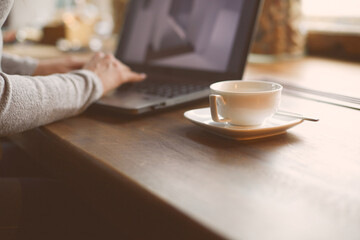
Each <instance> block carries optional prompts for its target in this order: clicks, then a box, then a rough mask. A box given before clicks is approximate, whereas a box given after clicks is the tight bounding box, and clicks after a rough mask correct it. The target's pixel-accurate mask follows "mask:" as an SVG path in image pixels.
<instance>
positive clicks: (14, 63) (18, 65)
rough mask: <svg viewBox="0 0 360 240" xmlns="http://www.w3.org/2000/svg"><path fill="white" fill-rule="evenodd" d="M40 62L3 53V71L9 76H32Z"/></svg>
mask: <svg viewBox="0 0 360 240" xmlns="http://www.w3.org/2000/svg"><path fill="white" fill-rule="evenodd" d="M38 63H39V61H38V60H36V59H34V58H30V57H19V56H16V55H11V54H6V53H3V55H2V58H1V69H2V71H3V72H5V73H7V74H19V75H32V74H33V73H34V71H35V69H36V67H37V65H38Z"/></svg>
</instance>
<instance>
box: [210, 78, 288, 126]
mask: <svg viewBox="0 0 360 240" xmlns="http://www.w3.org/2000/svg"><path fill="white" fill-rule="evenodd" d="M282 88H283V87H282V86H281V85H280V84H278V83H273V82H264V81H242V80H232V81H222V82H217V83H214V84H212V85H211V86H210V89H211V95H210V96H209V100H210V108H211V117H212V119H213V120H214V121H215V122H228V123H230V124H233V125H244V126H250V125H260V124H262V123H263V122H264V121H265V120H266V119H268V118H270V117H271V116H273V115H274V114H275V113H276V111H277V109H278V107H279V105H280V98H281V91H282Z"/></svg>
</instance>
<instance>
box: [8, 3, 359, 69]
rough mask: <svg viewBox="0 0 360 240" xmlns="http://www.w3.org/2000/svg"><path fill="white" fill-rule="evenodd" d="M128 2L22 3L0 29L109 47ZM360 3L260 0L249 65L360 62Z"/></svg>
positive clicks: (64, 44)
mask: <svg viewBox="0 0 360 240" xmlns="http://www.w3.org/2000/svg"><path fill="white" fill-rule="evenodd" d="M128 1H129V0H21V1H15V3H14V8H13V10H12V12H11V14H10V16H9V18H8V20H7V22H6V25H5V27H4V29H3V31H4V40H5V42H7V43H8V44H12V43H21V44H33V43H41V44H48V45H54V46H56V47H57V49H58V50H60V51H64V52H68V51H99V50H106V49H112V48H113V47H114V45H115V44H116V43H115V42H116V39H117V37H118V35H119V33H121V25H122V22H123V16H124V12H125V9H126V4H127V2H128ZM359 9H360V1H359V0H342V1H338V0H316V1H313V0H264V7H263V10H262V13H261V16H260V18H259V23H258V27H257V30H256V34H255V38H254V44H253V49H252V51H251V52H252V54H251V55H250V61H253V62H272V61H279V60H284V59H286V60H287V59H292V58H299V57H302V56H303V55H305V54H311V55H321V56H327V57H335V58H342V59H350V60H355V61H360V10H359Z"/></svg>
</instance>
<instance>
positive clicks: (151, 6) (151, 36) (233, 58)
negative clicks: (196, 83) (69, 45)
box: [116, 0, 261, 80]
mask: <svg viewBox="0 0 360 240" xmlns="http://www.w3.org/2000/svg"><path fill="white" fill-rule="evenodd" d="M260 3H261V0H132V1H130V4H129V6H128V11H127V15H126V20H125V24H124V27H123V32H122V35H121V38H120V41H119V45H118V49H117V52H116V57H117V58H118V59H120V60H121V61H123V62H124V63H125V64H127V65H129V66H130V67H132V68H133V69H134V70H136V71H144V72H147V73H149V72H152V73H161V74H162V75H166V76H170V75H184V76H188V77H194V76H196V78H197V79H212V80H216V79H225V78H229V79H230V78H237V79H240V78H241V77H242V74H243V71H244V68H245V63H246V58H247V54H248V51H249V47H250V42H251V36H252V33H253V29H254V26H255V22H256V17H257V13H258V10H259V9H260Z"/></svg>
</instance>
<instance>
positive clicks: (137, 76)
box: [126, 71, 147, 82]
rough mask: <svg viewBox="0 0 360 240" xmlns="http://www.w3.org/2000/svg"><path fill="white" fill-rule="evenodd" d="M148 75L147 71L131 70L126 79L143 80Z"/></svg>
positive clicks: (129, 80) (128, 80)
mask: <svg viewBox="0 0 360 240" xmlns="http://www.w3.org/2000/svg"><path fill="white" fill-rule="evenodd" d="M146 77H147V76H146V74H145V73H136V72H132V71H129V72H128V73H127V76H126V80H127V82H141V81H143V80H144V79H145V78H146Z"/></svg>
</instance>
